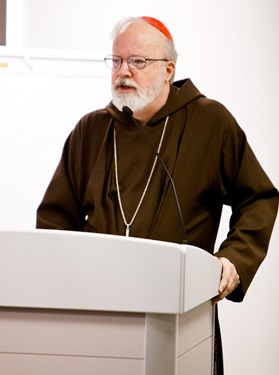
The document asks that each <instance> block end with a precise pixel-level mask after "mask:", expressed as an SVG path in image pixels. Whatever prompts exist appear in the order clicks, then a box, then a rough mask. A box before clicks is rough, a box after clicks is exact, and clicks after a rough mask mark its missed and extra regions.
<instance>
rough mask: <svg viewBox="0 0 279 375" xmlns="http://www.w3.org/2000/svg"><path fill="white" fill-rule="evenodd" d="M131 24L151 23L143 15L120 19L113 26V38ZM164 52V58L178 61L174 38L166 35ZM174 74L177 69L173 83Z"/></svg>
mask: <svg viewBox="0 0 279 375" xmlns="http://www.w3.org/2000/svg"><path fill="white" fill-rule="evenodd" d="M130 24H144V25H146V24H147V25H149V23H148V22H147V21H145V20H144V19H143V18H141V17H127V18H124V19H122V20H120V21H119V22H118V23H117V24H116V25H115V26H114V28H113V30H112V34H111V35H112V38H113V39H115V38H116V36H117V35H118V34H119V33H120V32H121V31H122V30H123V29H125V27H127V26H128V25H130ZM149 26H150V27H153V26H151V25H149ZM163 54H164V56H163V57H164V59H168V60H172V61H174V62H175V63H176V61H177V52H176V49H175V46H174V43H173V41H172V40H170V39H169V38H167V37H166V36H165V46H164V51H163ZM174 75H175V70H174V73H173V75H172V78H171V83H172V82H173V80H174Z"/></svg>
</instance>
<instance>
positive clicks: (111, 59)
mask: <svg viewBox="0 0 279 375" xmlns="http://www.w3.org/2000/svg"><path fill="white" fill-rule="evenodd" d="M113 57H116V58H118V59H119V61H120V65H119V66H116V67H114V66H112V67H110V66H108V64H107V61H112V65H113ZM133 57H134V58H135V57H140V58H141V59H144V66H143V67H142V68H134V67H132V66H130V64H131V63H132V62H131V61H130V59H131V58H133ZM104 61H105V63H106V66H107V68H109V69H119V68H121V66H122V64H123V61H127V65H128V67H129V69H132V70H142V69H144V68H146V65H147V63H148V62H149V61H165V62H167V61H170V60H168V59H147V58H146V57H144V56H137V55H132V56H129V57H128V58H127V59H123V58H122V57H121V56H117V55H108V56H106V57H105V58H104ZM132 64H133V63H132Z"/></svg>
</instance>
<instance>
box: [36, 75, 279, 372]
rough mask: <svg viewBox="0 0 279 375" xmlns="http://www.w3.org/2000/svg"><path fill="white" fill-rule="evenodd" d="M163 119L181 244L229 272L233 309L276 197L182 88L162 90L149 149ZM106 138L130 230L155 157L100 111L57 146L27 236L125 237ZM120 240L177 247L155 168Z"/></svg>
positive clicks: (263, 247) (170, 197)
mask: <svg viewBox="0 0 279 375" xmlns="http://www.w3.org/2000/svg"><path fill="white" fill-rule="evenodd" d="M167 116H169V121H168V125H167V130H166V133H165V137H164V140H163V144H162V148H161V151H160V155H161V158H162V159H163V161H164V163H165V165H166V167H167V168H168V170H169V172H170V174H171V176H172V178H173V180H174V184H175V186H176V191H177V195H178V199H179V202H180V205H181V210H182V213H183V218H184V222H185V226H186V233H187V242H188V244H191V245H195V246H198V247H200V248H202V249H204V250H206V251H208V252H210V253H214V251H215V255H216V256H224V257H227V258H228V259H229V260H230V261H231V262H232V263H233V264H234V265H235V266H236V269H237V271H238V273H239V275H240V280H241V284H240V285H239V287H238V288H237V289H236V290H235V291H234V292H233V293H231V294H230V295H229V296H228V298H229V299H231V300H233V301H238V302H240V301H242V299H243V298H244V295H245V293H246V291H247V289H248V287H249V285H250V283H251V281H252V279H253V277H254V275H255V273H256V271H257V269H258V267H259V266H260V264H261V262H262V261H263V259H264V257H265V255H266V252H267V248H268V243H269V239H270V235H271V232H272V228H273V224H274V221H275V217H276V212H277V208H278V191H277V189H276V188H275V187H274V186H273V185H272V183H271V181H270V180H269V178H268V177H267V175H266V174H265V172H264V171H263V169H262V168H261V166H260V164H259V162H258V161H257V159H256V157H255V155H254V154H253V152H252V150H251V148H250V146H249V144H248V142H247V140H246V136H245V134H244V132H243V130H242V129H241V128H240V127H239V125H238V124H237V122H236V120H235V119H234V117H233V116H232V115H231V114H230V113H229V111H228V110H227V109H226V108H225V107H224V106H223V105H221V104H220V103H218V102H216V101H214V100H210V99H208V98H206V97H205V96H204V95H202V94H201V93H200V92H199V91H198V89H197V88H196V87H195V86H194V85H193V83H192V82H191V80H190V79H187V80H183V81H179V82H176V83H174V84H173V85H172V86H171V90H170V94H169V98H168V100H167V102H166V104H165V105H164V106H163V107H162V108H161V109H160V110H159V111H158V112H157V113H156V114H155V115H154V116H153V117H152V118H151V119H150V121H149V122H148V123H147V124H146V125H145V126H144V127H143V130H144V131H145V132H146V134H147V135H148V137H149V138H150V140H151V141H152V142H153V144H154V146H155V147H156V148H157V147H158V144H159V141H160V138H161V135H162V130H163V126H164V123H165V120H166V117H167ZM114 129H115V130H116V142H117V154H118V176H119V185H120V192H121V199H122V203H123V209H124V213H125V216H126V218H127V221H128V222H129V221H130V220H131V218H132V216H133V215H134V212H135V210H136V208H137V205H138V203H139V200H140V198H141V195H142V193H143V190H144V187H145V185H146V182H147V179H148V177H149V174H150V171H151V168H152V164H153V162H154V157H155V156H154V151H153V150H152V148H151V147H150V145H149V144H148V143H147V142H146V140H145V139H144V137H143V136H142V134H141V133H140V132H139V129H138V128H137V127H136V126H135V125H134V124H133V122H132V121H131V119H130V118H128V117H127V116H126V115H125V114H124V113H123V112H121V111H119V110H117V109H116V107H115V106H114V105H113V104H112V103H110V104H108V105H107V106H106V108H104V109H101V110H97V111H94V112H92V113H89V114H87V115H86V116H84V117H83V118H82V119H81V120H80V121H79V123H78V124H77V126H76V127H75V128H74V130H73V131H72V132H71V134H70V135H69V137H68V139H67V140H66V143H65V146H64V149H63V154H62V157H61V161H60V163H59V165H58V167H57V169H56V171H55V173H54V176H53V178H52V180H51V182H50V184H49V186H48V188H47V191H46V193H45V196H44V197H43V200H42V202H41V204H40V206H39V208H38V212H37V228H45V229H63V230H74V231H87V232H96V233H107V234H117V235H124V234H125V225H124V223H123V219H122V216H121V212H120V209H119V202H118V197H117V190H116V183H115V168H114V151H113V150H114V146H113V132H114V131H113V130H114ZM224 204H225V205H229V206H231V209H232V215H231V219H230V230H229V233H228V236H227V238H226V239H225V240H224V242H223V243H222V244H221V246H220V248H219V249H216V250H217V251H216V250H215V249H214V243H215V240H216V235H217V231H218V226H219V222H220V216H221V212H222V206H223V205H224ZM130 235H131V236H134V237H141V238H148V239H156V240H161V241H169V242H176V243H181V242H182V230H181V222H180V218H179V215H178V211H177V207H176V203H175V199H174V194H173V190H172V186H171V184H170V181H169V178H168V177H167V175H166V173H165V172H164V170H163V168H162V166H161V165H160V163H159V162H157V165H156V167H155V170H154V174H153V177H152V180H151V182H150V185H149V188H148V190H147V193H146V196H145V198H144V200H143V203H142V205H141V207H140V210H139V211H138V214H137V216H136V218H135V220H134V222H133V224H132V226H131V231H130ZM217 331H218V327H217ZM219 342H220V340H219ZM219 354H220V355H221V351H219ZM219 374H222V363H221V362H220V367H219V369H218V375H219Z"/></svg>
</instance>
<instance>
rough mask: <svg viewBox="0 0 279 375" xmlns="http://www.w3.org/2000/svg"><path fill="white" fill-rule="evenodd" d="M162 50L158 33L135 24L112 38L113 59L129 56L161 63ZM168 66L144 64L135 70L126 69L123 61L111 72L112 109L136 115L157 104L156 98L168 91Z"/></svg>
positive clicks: (126, 65)
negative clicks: (129, 111) (126, 108)
mask: <svg viewBox="0 0 279 375" xmlns="http://www.w3.org/2000/svg"><path fill="white" fill-rule="evenodd" d="M158 34H159V35H158ZM163 47H164V38H163V36H161V35H160V33H158V31H157V30H154V32H152V30H151V31H150V29H148V28H146V26H145V25H140V24H134V25H130V26H128V27H127V28H126V29H125V30H124V31H122V32H121V33H120V34H119V35H118V36H117V37H116V38H115V40H114V44H113V55H115V56H119V57H121V58H122V59H127V58H129V57H130V56H142V57H145V58H146V59H148V58H150V59H163V58H164V56H163ZM167 64H168V63H166V62H163V61H156V62H153V61H151V62H147V64H146V67H145V68H144V69H141V70H135V69H131V68H129V66H128V64H127V61H126V60H125V61H123V62H122V65H121V66H120V67H119V68H115V69H113V70H112V77H111V82H112V99H113V103H114V104H115V106H116V107H117V108H118V109H119V110H122V108H123V106H125V105H126V106H128V107H130V108H131V109H132V111H133V112H137V111H140V110H142V109H143V108H146V107H147V106H148V105H150V104H152V103H153V102H154V101H155V102H156V98H157V97H158V96H159V95H161V94H162V93H163V92H164V90H165V88H166V87H169V83H168V81H169V78H168V77H169V72H168V69H167V68H166V65H167Z"/></svg>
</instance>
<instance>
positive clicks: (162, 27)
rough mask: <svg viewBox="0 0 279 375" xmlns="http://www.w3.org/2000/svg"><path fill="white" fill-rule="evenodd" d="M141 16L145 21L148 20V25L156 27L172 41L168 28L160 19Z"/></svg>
mask: <svg viewBox="0 0 279 375" xmlns="http://www.w3.org/2000/svg"><path fill="white" fill-rule="evenodd" d="M141 18H142V19H143V20H145V21H146V22H148V23H149V24H150V25H152V26H154V27H156V29H158V30H159V31H161V32H162V33H163V34H164V35H165V36H166V37H167V38H168V39H169V40H171V41H172V42H173V39H172V36H171V33H170V32H169V30H168V29H167V28H166V26H165V25H164V24H163V23H162V22H161V21H159V20H157V19H156V18H153V17H145V16H143V17H141Z"/></svg>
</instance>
